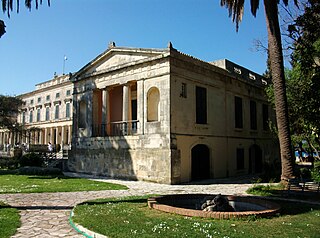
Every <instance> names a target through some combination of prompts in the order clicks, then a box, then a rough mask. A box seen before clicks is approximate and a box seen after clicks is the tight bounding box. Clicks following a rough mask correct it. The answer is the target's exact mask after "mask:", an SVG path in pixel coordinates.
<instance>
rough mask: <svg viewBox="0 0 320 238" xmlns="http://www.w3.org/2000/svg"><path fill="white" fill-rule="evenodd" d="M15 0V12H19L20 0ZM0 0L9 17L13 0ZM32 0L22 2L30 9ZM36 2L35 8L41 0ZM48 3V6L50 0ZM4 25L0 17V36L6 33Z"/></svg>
mask: <svg viewBox="0 0 320 238" xmlns="http://www.w3.org/2000/svg"><path fill="white" fill-rule="evenodd" d="M15 1H16V4H17V6H16V8H17V13H19V7H20V0H15ZM1 2H2V11H3V12H4V13H7V15H8V17H10V12H12V11H13V2H14V0H1ZM32 2H33V1H32V0H25V2H24V4H25V6H26V8H27V9H29V10H30V11H31V7H32ZM35 3H36V9H38V7H39V3H40V4H42V0H35ZM48 5H49V6H50V0H48ZM5 27H6V25H5V24H4V21H3V20H1V19H0V38H1V36H2V35H3V34H4V33H6V30H5Z"/></svg>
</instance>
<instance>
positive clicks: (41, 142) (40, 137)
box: [39, 129, 43, 144]
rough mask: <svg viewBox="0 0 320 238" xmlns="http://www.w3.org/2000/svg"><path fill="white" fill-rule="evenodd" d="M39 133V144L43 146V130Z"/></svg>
mask: <svg viewBox="0 0 320 238" xmlns="http://www.w3.org/2000/svg"><path fill="white" fill-rule="evenodd" d="M39 133H40V134H39V144H43V129H40V131H39Z"/></svg>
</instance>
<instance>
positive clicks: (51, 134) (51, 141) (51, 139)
mask: <svg viewBox="0 0 320 238" xmlns="http://www.w3.org/2000/svg"><path fill="white" fill-rule="evenodd" d="M48 142H50V143H51V144H53V127H50V132H49V141H48Z"/></svg>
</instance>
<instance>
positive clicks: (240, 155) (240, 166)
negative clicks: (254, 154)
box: [237, 148, 244, 170]
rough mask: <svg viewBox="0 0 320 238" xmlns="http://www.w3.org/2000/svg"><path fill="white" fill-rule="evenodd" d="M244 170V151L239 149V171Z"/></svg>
mask: <svg viewBox="0 0 320 238" xmlns="http://www.w3.org/2000/svg"><path fill="white" fill-rule="evenodd" d="M241 169H244V149H243V148H237V170H241Z"/></svg>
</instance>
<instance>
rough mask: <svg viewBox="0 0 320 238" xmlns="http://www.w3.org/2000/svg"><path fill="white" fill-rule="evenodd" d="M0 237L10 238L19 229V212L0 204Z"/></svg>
mask: <svg viewBox="0 0 320 238" xmlns="http://www.w3.org/2000/svg"><path fill="white" fill-rule="evenodd" d="M0 227H1V229H0V237H3V238H4V237H11V236H12V235H14V234H15V232H16V230H17V228H18V227H20V216H19V212H18V210H17V209H15V208H11V207H9V206H7V205H6V204H4V203H2V202H0Z"/></svg>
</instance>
